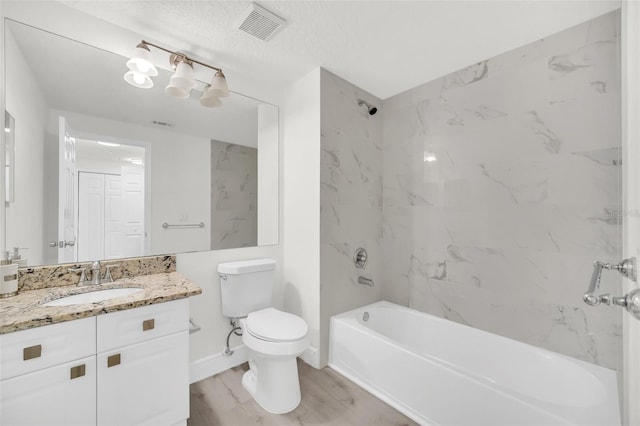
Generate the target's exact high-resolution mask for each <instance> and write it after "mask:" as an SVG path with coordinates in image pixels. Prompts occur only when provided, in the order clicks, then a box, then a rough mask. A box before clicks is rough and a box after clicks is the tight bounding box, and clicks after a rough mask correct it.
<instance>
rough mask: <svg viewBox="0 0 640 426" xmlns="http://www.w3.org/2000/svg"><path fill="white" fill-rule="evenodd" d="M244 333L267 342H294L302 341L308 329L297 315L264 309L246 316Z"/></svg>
mask: <svg viewBox="0 0 640 426" xmlns="http://www.w3.org/2000/svg"><path fill="white" fill-rule="evenodd" d="M246 331H247V332H249V334H251V335H252V336H253V337H255V338H257V339H260V340H264V341H267V342H294V341H297V340H300V339H303V338H304V337H305V336H306V335H307V331H309V327H308V326H307V323H306V322H305V321H304V320H303V319H302V318H300V317H299V316H297V315H293V314H290V313H287V312H282V311H279V310H278V309H275V308H266V309H262V310H260V311H256V312H251V313H250V314H249V315H248V316H247V320H246Z"/></svg>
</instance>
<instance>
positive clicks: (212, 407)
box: [187, 360, 417, 426]
mask: <svg viewBox="0 0 640 426" xmlns="http://www.w3.org/2000/svg"><path fill="white" fill-rule="evenodd" d="M248 368H249V366H248V365H247V364H246V363H245V364H242V365H240V366H238V367H235V368H232V369H230V370H227V371H224V372H222V373H220V374H217V375H215V376H213V377H209V378H207V379H204V380H201V381H199V382H196V383H193V384H192V385H191V387H190V393H191V418H189V421H188V422H187V425H188V426H246V425H256V424H258V425H264V426H289V425H297V426H300V425H330V426H342V425H357V426H360V425H379V426H405V425H406V426H409V425H416V424H417V423H415V422H413V421H412V420H411V419H409V418H407V417H406V416H404V415H402V414H401V413H399V412H398V411H396V410H395V409H393V408H392V407H390V406H388V405H387V404H385V403H384V402H382V401H380V400H379V399H377V398H376V397H374V396H373V395H371V394H370V393H368V392H367V391H365V390H364V389H362V388H360V387H359V386H357V385H356V384H355V383H353V382H351V381H350V380H348V379H346V378H345V377H343V376H341V375H340V374H338V373H336V372H335V371H333V370H331V369H330V368H329V367H326V368H323V369H322V370H317V369H315V368H313V367H311V366H309V365H307V364H306V363H304V362H302V361H300V360H298V373H299V375H300V390H301V393H302V401H301V402H300V405H299V406H298V408H296V409H295V410H294V411H292V412H290V413H287V414H271V413H267V412H266V411H264V410H263V409H262V408H261V407H260V406H259V405H258V404H257V403H256V402H255V401H254V400H253V398H252V397H251V395H249V393H248V392H247V391H246V390H245V389H244V388H243V387H242V382H241V380H242V375H243V374H244V372H245V371H247V369H248Z"/></svg>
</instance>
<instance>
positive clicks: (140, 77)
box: [133, 73, 145, 84]
mask: <svg viewBox="0 0 640 426" xmlns="http://www.w3.org/2000/svg"><path fill="white" fill-rule="evenodd" d="M133 81H135V82H136V83H138V84H142V83H144V81H145V76H144V75H142V74H138V73H135V74H134V75H133Z"/></svg>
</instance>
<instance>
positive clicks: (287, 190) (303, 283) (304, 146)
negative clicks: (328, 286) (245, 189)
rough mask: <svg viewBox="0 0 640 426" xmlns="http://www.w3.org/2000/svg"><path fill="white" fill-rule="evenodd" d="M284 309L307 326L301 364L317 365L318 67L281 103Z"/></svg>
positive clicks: (318, 262) (318, 272) (300, 81)
mask: <svg viewBox="0 0 640 426" xmlns="http://www.w3.org/2000/svg"><path fill="white" fill-rule="evenodd" d="M284 164H285V167H284V214H283V216H284V222H285V223H286V224H287V225H286V227H285V228H284V241H283V243H284V257H285V259H286V262H285V265H284V280H285V291H284V295H285V304H284V306H285V310H287V311H288V312H292V313H294V314H296V315H299V316H301V317H302V318H303V319H304V320H305V321H306V322H307V325H308V326H309V337H310V339H311V345H312V349H311V350H310V351H308V352H307V353H305V354H304V355H303V358H304V359H305V361H307V362H308V363H310V364H311V365H314V366H316V367H317V366H318V365H319V360H318V357H317V348H318V347H319V345H320V69H319V68H318V69H315V70H313V71H312V72H310V73H309V74H307V75H306V76H304V77H303V78H301V79H300V80H298V81H297V82H295V83H294V84H293V85H292V86H291V87H290V88H289V89H288V90H287V91H286V93H285V99H284Z"/></svg>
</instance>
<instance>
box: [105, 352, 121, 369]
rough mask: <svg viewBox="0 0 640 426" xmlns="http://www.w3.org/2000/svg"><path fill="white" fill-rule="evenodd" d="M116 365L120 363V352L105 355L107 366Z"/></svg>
mask: <svg viewBox="0 0 640 426" xmlns="http://www.w3.org/2000/svg"><path fill="white" fill-rule="evenodd" d="M116 365H120V354H115V355H110V356H109V357H107V368H111V367H115V366H116Z"/></svg>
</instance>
